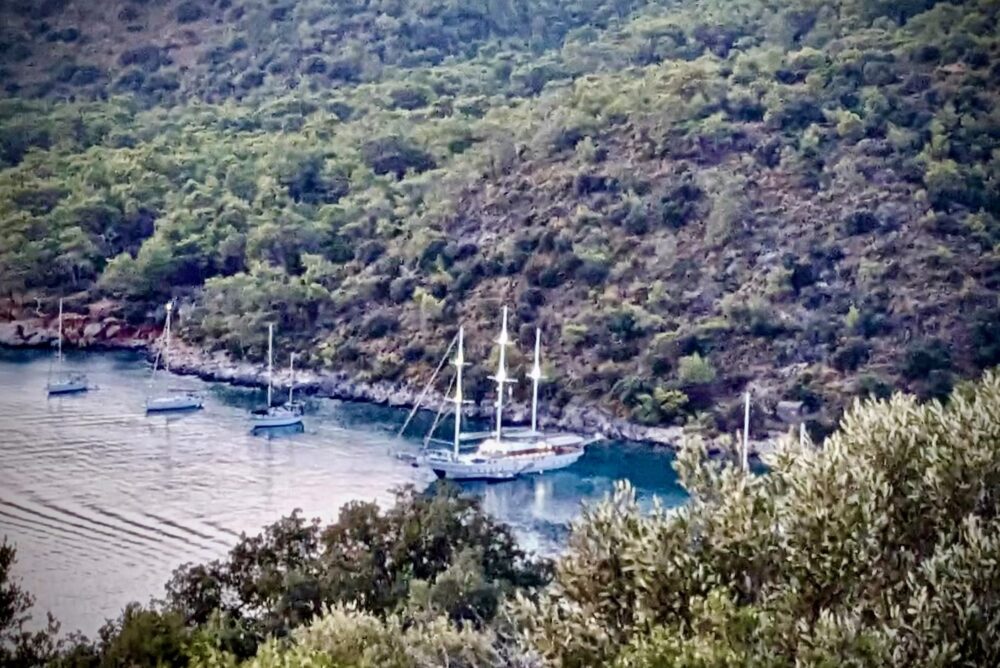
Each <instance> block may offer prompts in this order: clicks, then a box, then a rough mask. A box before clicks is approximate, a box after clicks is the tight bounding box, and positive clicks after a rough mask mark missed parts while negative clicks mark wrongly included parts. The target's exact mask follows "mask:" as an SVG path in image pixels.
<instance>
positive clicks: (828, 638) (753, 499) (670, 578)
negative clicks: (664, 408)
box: [516, 372, 1000, 666]
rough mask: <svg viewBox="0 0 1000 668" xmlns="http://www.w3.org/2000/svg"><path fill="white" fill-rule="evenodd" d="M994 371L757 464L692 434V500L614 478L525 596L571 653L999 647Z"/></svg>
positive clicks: (645, 655)
mask: <svg viewBox="0 0 1000 668" xmlns="http://www.w3.org/2000/svg"><path fill="white" fill-rule="evenodd" d="M998 446H1000V374H998V373H997V372H989V373H987V374H986V376H985V377H984V378H983V380H982V381H981V382H980V383H978V384H976V385H971V386H966V387H962V388H959V389H958V390H956V392H955V393H954V394H953V395H952V396H951V398H950V399H949V400H948V402H947V403H946V404H942V403H940V402H937V401H933V402H930V403H927V404H923V405H921V404H919V403H918V402H917V400H916V399H914V398H913V397H909V396H901V395H900V396H895V397H893V398H892V399H891V400H890V401H888V402H878V401H869V402H866V403H863V404H860V403H859V404H856V405H855V406H854V408H853V409H852V410H851V411H850V412H849V413H848V414H847V416H846V417H845V418H844V420H843V423H842V425H841V429H840V431H839V432H837V433H836V434H834V435H833V436H831V437H830V438H829V439H828V440H827V441H826V442H825V443H824V446H823V448H822V449H815V448H813V447H800V446H799V445H798V444H797V443H796V442H794V441H792V440H788V441H786V442H784V443H783V444H782V445H781V446H780V448H779V449H778V451H777V452H776V453H775V454H774V455H773V456H772V457H771V458H770V464H771V470H770V472H769V473H768V474H766V475H762V476H749V477H748V476H746V475H745V474H743V473H742V471H740V470H739V469H738V468H736V467H735V466H733V465H732V464H730V463H728V462H724V461H718V460H715V461H713V460H709V459H707V457H706V456H705V450H704V446H703V445H702V444H700V443H698V442H695V443H692V444H689V446H687V447H686V448H685V449H684V451H683V453H682V454H681V456H680V457H679V459H678V463H677V467H678V470H679V472H680V473H681V475H682V479H683V481H684V484H685V486H686V487H687V489H688V491H689V492H690V493H691V500H690V502H689V503H688V504H687V505H686V506H684V507H683V508H681V509H678V510H676V511H674V512H668V511H665V510H662V509H657V510H655V511H654V512H653V513H652V514H645V513H643V512H641V511H640V509H639V507H638V505H637V503H636V499H635V494H634V491H633V490H632V489H631V488H630V487H629V486H627V485H621V486H620V487H619V488H618V489H617V491H616V493H615V494H614V495H613V497H612V498H611V499H609V500H608V501H606V502H605V503H602V504H600V505H598V506H596V507H593V508H589V509H585V511H584V514H583V517H582V518H581V519H580V520H579V521H578V523H577V524H576V527H575V530H574V532H573V535H572V538H571V539H570V544H569V549H568V551H567V553H566V554H565V556H564V557H563V558H562V559H560V560H559V562H558V563H557V566H556V573H555V579H554V582H553V584H552V585H551V586H550V587H549V588H548V589H547V590H546V592H545V593H544V595H543V596H542V597H541V598H540V600H538V601H537V602H532V601H528V600H521V601H520V602H519V603H518V605H517V606H516V607H517V619H518V621H519V622H520V624H521V625H522V627H523V633H524V636H525V639H526V640H527V642H528V643H529V644H530V645H531V646H532V647H533V648H535V649H536V650H537V651H538V652H539V653H540V654H541V655H542V656H544V657H545V658H546V660H547V661H548V662H550V663H552V664H554V665H560V666H591V665H608V664H615V663H617V665H621V666H688V665H699V666H792V665H859V666H861V665H870V666H885V665H895V666H915V665H920V666H973V665H977V666H978V665H998V662H1000V447H998Z"/></svg>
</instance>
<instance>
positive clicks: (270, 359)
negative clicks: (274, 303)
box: [267, 323, 274, 408]
mask: <svg viewBox="0 0 1000 668" xmlns="http://www.w3.org/2000/svg"><path fill="white" fill-rule="evenodd" d="M273 372H274V323H268V325H267V407H268V408H270V407H271V378H272V375H273Z"/></svg>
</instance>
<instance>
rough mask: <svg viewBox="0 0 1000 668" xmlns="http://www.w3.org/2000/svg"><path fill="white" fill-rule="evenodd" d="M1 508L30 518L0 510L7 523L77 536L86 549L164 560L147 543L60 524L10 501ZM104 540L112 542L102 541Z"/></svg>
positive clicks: (2, 502)
mask: <svg viewBox="0 0 1000 668" xmlns="http://www.w3.org/2000/svg"><path fill="white" fill-rule="evenodd" d="M0 506H8V507H12V508H14V509H16V510H19V511H21V512H22V513H25V514H26V515H28V517H21V516H19V515H15V514H12V513H10V512H8V511H5V510H3V509H0V517H3V518H5V521H7V519H6V518H9V519H11V520H19V521H20V522H28V523H30V526H34V525H37V526H39V527H44V528H46V529H49V530H50V531H55V532H57V533H59V534H62V535H68V536H75V537H77V538H81V539H83V540H84V541H86V547H87V548H88V549H90V548H93V547H94V546H97V547H98V551H100V552H104V553H106V554H111V555H114V556H115V557H118V556H120V554H121V553H120V552H116V551H113V550H107V549H106V546H108V545H114V546H115V547H117V548H119V549H120V550H122V551H129V553H130V554H138V555H141V556H144V557H148V558H149V559H150V560H151V563H152V562H155V561H158V560H160V559H161V558H162V553H157V552H153V551H149V545H147V544H145V543H140V542H138V541H134V540H130V539H128V538H124V537H122V536H117V535H115V534H113V533H108V532H105V531H98V530H96V529H93V528H90V527H80V526H78V525H74V524H70V525H66V524H61V523H59V518H56V517H49V516H48V515H44V514H41V513H37V512H34V511H32V510H31V509H28V508H22V507H20V506H18V505H16V504H12V503H10V502H9V501H4V500H3V499H0ZM74 529H86V531H75V530H74ZM102 538H103V539H110V540H102ZM81 547H83V546H81ZM102 548H103V549H102Z"/></svg>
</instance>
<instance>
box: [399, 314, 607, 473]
mask: <svg viewBox="0 0 1000 668" xmlns="http://www.w3.org/2000/svg"><path fill="white" fill-rule="evenodd" d="M463 335H464V332H463V330H462V329H461V328H459V331H458V351H457V353H456V355H455V359H454V360H453V362H452V364H453V365H454V366H455V379H454V381H453V382H454V385H455V394H454V395H453V396H452V397H451V402H452V403H453V404H454V411H455V433H454V438H453V441H452V444H451V446H452V447H451V449H439V450H430V451H428V452H427V453H426V454H425V455H424V456H423V457H422V458H420V459H419V460H418V462H419V463H422V464H423V465H425V466H427V467H428V468H430V469H431V470H432V471H434V473H435V474H436V475H437V476H438V477H439V478H447V479H450V480H512V479H514V478H517V477H518V476H522V475H527V474H531V473H536V474H538V473H544V472H546V471H554V470H557V469H562V468H565V467H567V466H570V465H571V464H574V463H575V462H576V461H577V460H579V459H580V458H581V457H583V455H584V452H585V451H586V447H587V445H588V444H590V443H593V442H595V441H597V440H599V437H592V438H586V437H584V436H580V435H578V434H570V433H562V432H544V431H540V430H539V429H538V384H539V382H540V381H541V380H542V369H541V359H540V356H541V353H540V348H541V332H540V330H537V329H536V330H535V360H534V365H533V367H532V369H531V373H529V374H528V377H529V378H531V380H532V397H531V427H530V429H516V430H514V429H511V430H507V431H505V430H504V429H503V396H504V391H505V388H506V387H507V384H508V383H512V382H514V381H512V380H511V379H509V378H508V377H507V369H506V348H507V346H508V345H510V338H509V336H508V334H507V308H506V307H504V309H503V324H502V327H501V331H500V337H499V338H498V339H497V345H498V346H499V362H498V365H497V372H496V374H495V375H494V376H492V379H493V380H494V381H495V382H496V384H497V398H496V403H495V406H496V428H495V430H494V431H493V432H492V433H462V406H463V404H464V403H465V402H464V398H463V396H462V367H463V366H464V364H465V356H464V350H463ZM436 423H437V420H435V425H436ZM432 429H433V428H432ZM431 441H434V439H433V438H430V437H429V438H428V442H431Z"/></svg>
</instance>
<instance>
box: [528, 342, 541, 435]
mask: <svg viewBox="0 0 1000 668" xmlns="http://www.w3.org/2000/svg"><path fill="white" fill-rule="evenodd" d="M541 348H542V330H541V329H537V328H536V329H535V364H534V366H532V367H531V373H530V374H528V377H529V378H531V431H533V432H537V431H538V383H539V381H541V380H542V378H543V376H542V359H541Z"/></svg>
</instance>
